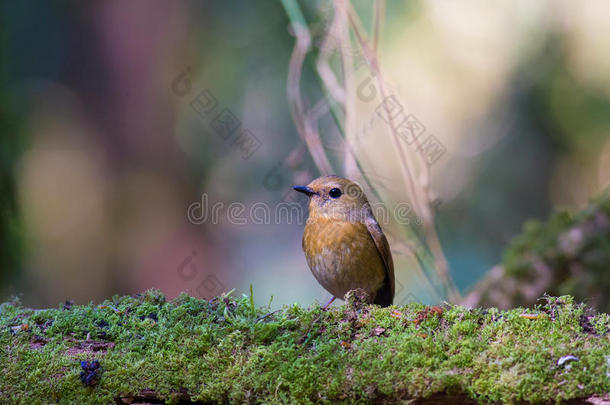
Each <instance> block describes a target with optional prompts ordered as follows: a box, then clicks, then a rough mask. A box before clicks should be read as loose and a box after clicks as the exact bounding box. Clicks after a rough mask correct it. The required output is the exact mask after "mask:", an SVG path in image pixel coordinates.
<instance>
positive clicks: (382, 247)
mask: <svg viewBox="0 0 610 405" xmlns="http://www.w3.org/2000/svg"><path fill="white" fill-rule="evenodd" d="M293 189H294V190H295V191H298V192H300V193H303V194H305V195H307V196H308V197H309V206H308V207H309V217H308V218H307V222H306V223H305V230H304V232H303V252H304V253H305V259H306V261H307V264H308V266H309V269H310V270H311V272H312V273H313V275H314V277H315V278H316V280H317V281H318V283H320V284H321V285H322V287H324V288H325V289H326V290H327V291H328V292H330V293H331V294H332V296H333V298H332V299H331V300H330V301H329V302H328V303H327V304H326V306H325V307H324V308H326V307H327V306H328V305H330V303H331V302H332V301H334V299H335V298H343V297H344V296H345V294H346V293H347V292H348V291H350V290H354V289H357V288H361V289H363V290H364V291H365V292H366V293H367V294H368V296H369V298H370V301H371V302H372V303H373V304H377V305H380V306H382V307H387V306H390V305H392V301H393V300H394V285H395V281H394V262H393V260H392V253H391V251H390V245H389V243H388V240H387V238H386V237H385V235H384V233H383V230H382V229H381V226H380V225H379V223H378V222H377V220H376V219H375V216H374V215H373V211H372V209H371V205H370V204H369V202H368V200H367V198H366V195H365V194H364V192H363V191H362V188H361V187H360V186H359V185H358V184H357V183H355V182H353V181H351V180H348V179H346V178H343V177H339V176H335V175H328V176H322V177H318V178H317V179H315V180H313V181H312V182H311V183H309V184H308V185H306V186H294V187H293Z"/></svg>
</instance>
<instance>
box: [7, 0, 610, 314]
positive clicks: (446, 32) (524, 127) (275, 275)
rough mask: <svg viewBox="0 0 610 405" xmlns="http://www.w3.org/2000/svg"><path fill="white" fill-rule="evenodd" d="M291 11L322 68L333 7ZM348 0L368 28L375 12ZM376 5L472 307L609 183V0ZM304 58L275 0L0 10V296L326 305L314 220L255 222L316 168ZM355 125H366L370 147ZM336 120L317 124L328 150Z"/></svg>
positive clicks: (382, 47)
mask: <svg viewBox="0 0 610 405" xmlns="http://www.w3.org/2000/svg"><path fill="white" fill-rule="evenodd" d="M286 3H287V2H284V5H286ZM299 4H300V7H301V9H302V12H303V15H304V17H305V19H306V21H307V24H308V27H309V29H310V31H311V39H312V42H311V51H310V53H309V54H308V56H307V58H314V56H315V53H316V52H317V50H318V48H319V42H317V40H318V39H319V34H320V33H321V32H322V33H323V32H324V30H325V27H326V26H327V22H328V19H329V16H331V15H332V13H333V9H334V6H333V3H331V2H330V1H312V2H304V1H302V2H300V3H299ZM352 4H353V5H354V8H355V10H357V12H358V14H359V15H360V17H361V18H362V21H364V29H365V30H369V31H370V30H371V25H370V24H368V22H370V21H371V16H372V14H373V13H374V12H373V11H372V10H371V9H370V7H369V4H370V2H369V1H365V0H359V1H352ZM383 12H384V16H385V18H384V20H383V25H382V26H381V30H380V32H381V34H380V39H379V50H378V55H379V58H380V61H381V63H382V66H383V70H384V73H385V76H384V80H386V81H387V82H388V83H389V86H391V87H392V89H393V91H394V92H395V93H397V94H400V96H401V100H402V101H401V102H402V103H404V104H405V106H408V109H409V111H410V112H411V113H412V114H414V116H416V117H417V119H418V120H419V121H420V122H421V123H422V124H423V125H424V126H425V128H426V131H427V132H428V133H430V134H434V136H435V138H436V139H437V140H438V141H439V142H441V143H442V145H443V153H442V156H440V157H439V158H438V160H435V162H434V164H433V165H432V166H431V167H430V171H431V182H430V188H431V189H432V190H433V192H434V195H435V199H434V200H435V204H434V207H435V208H434V210H435V212H436V229H437V231H438V234H439V238H440V241H441V244H442V248H443V251H444V253H445V256H446V258H447V261H448V263H449V269H450V273H451V275H452V277H453V280H454V281H455V284H456V285H457V287H458V289H459V290H460V291H461V292H462V293H463V294H464V293H466V292H467V291H468V290H469V289H470V288H472V287H473V286H474V285H475V284H476V283H477V282H478V281H479V280H480V279H481V278H482V277H483V276H484V275H485V274H486V273H487V272H488V271H489V270H490V269H491V268H492V267H493V266H494V265H495V264H497V263H498V262H500V261H501V259H502V251H503V249H504V248H505V247H506V245H507V243H508V242H509V241H510V240H511V238H513V237H514V236H515V235H517V234H518V233H519V231H520V230H521V228H522V226H523V223H524V221H525V220H526V219H529V218H541V219H545V218H547V217H548V216H549V215H550V213H551V212H552V209H553V208H554V207H559V206H561V207H569V208H573V209H577V208H579V207H582V206H583V204H585V203H586V202H587V200H589V198H591V196H593V195H595V194H597V193H598V192H599V191H600V190H602V189H603V188H604V186H606V185H608V184H609V183H610V25H609V24H608V23H607V16H608V15H610V3H608V2H607V1H605V0H593V1H588V2H584V3H579V4H578V5H575V4H574V3H572V2H569V1H567V0H564V1H554V2H551V1H547V2H530V1H527V0H522V1H498V2H494V3H493V4H489V3H488V2H485V1H483V0H466V1H462V2H460V3H459V4H458V3H455V4H454V3H452V2H442V1H408V2H398V1H389V2H387V3H386V4H385V9H384V10H383ZM294 45H295V32H294V29H293V27H292V26H291V20H290V19H289V17H288V14H287V12H286V10H285V8H284V6H283V4H282V3H281V2H279V1H265V2H248V1H245V0H244V1H233V0H232V1H224V2H213V1H202V2H196V1H175V2H162V1H139V0H137V1H129V2H120V1H118V0H116V1H115V0H111V1H94V2H76V1H51V2H32V1H20V2H9V1H4V2H0V80H1V83H2V86H0V116H1V117H2V119H1V120H0V164H1V166H0V300H1V301H3V300H6V299H8V298H9V297H10V296H12V295H19V296H21V299H22V301H23V302H24V303H25V304H27V305H31V306H56V305H57V304H58V303H59V302H62V301H64V300H67V299H73V300H75V301H76V302H77V303H84V302H88V301H94V302H98V301H100V300H103V299H105V298H107V297H109V296H111V295H113V294H128V293H129V294H131V293H137V292H142V291H143V290H146V289H148V288H159V289H161V290H162V291H163V292H164V293H165V294H166V295H167V296H168V297H174V296H176V295H177V294H179V293H180V292H181V291H186V292H188V293H189V294H192V295H195V296H198V297H202V298H210V297H212V296H214V295H217V294H219V293H221V292H223V291H229V290H231V289H235V291H236V293H238V294H241V293H248V294H249V291H250V285H252V287H253V291H254V298H255V301H256V302H257V303H258V304H266V303H268V302H269V300H270V298H271V297H273V302H272V306H273V307H276V306H279V305H281V304H291V303H294V302H298V303H301V304H303V305H306V306H307V305H310V304H312V303H313V302H314V301H315V300H318V301H326V300H327V299H328V298H329V295H328V293H326V292H325V291H324V290H323V289H322V287H320V286H319V285H318V284H317V282H316V281H315V279H314V278H313V276H312V275H311V273H310V271H309V269H308V268H307V264H306V262H305V259H304V255H303V253H302V250H301V236H302V231H303V221H302V219H303V218H300V219H299V220H293V221H289V220H286V219H285V218H284V219H282V218H280V220H274V219H277V218H274V217H273V216H272V217H271V219H270V220H265V218H264V211H265V209H264V207H272V209H271V214H273V212H274V211H273V210H274V209H273V207H275V206H277V204H279V203H280V202H286V201H294V202H297V203H298V204H303V203H304V202H305V201H303V199H302V198H301V197H302V196H294V195H293V194H291V191H290V189H291V186H292V185H293V184H303V183H305V184H306V183H307V182H309V180H311V179H313V178H315V177H317V176H318V175H319V174H320V173H319V171H318V169H317V167H316V165H315V164H314V162H313V160H312V159H311V157H310V156H309V153H308V150H307V148H306V147H305V146H304V144H303V141H302V140H301V138H300V137H299V135H298V132H297V128H296V127H295V123H294V121H293V119H292V117H291V112H290V108H289V104H288V103H287V84H286V80H287V77H288V73H289V62H290V58H291V54H292V52H293V47H294ZM313 60H314V62H313V63H310V62H309V59H306V60H305V63H304V65H303V72H302V77H301V80H300V85H301V91H302V93H303V98H304V99H306V100H307V101H308V102H309V104H310V105H312V104H314V103H315V101H316V98H317V97H319V96H320V94H322V95H323V93H324V92H323V90H322V87H321V84H320V77H319V74H318V72H317V71H316V69H315V59H313ZM321 114H324V111H322V112H321ZM363 122H364V123H363V124H362V125H360V124H359V125H360V126H359V127H358V131H359V132H358V131H357V132H358V133H361V134H364V135H363V136H365V135H367V134H368V133H373V134H374V132H375V125H378V123H374V122H372V119H370V120H368V121H367V120H366V119H365V120H364V121H363ZM366 122H368V123H369V124H370V125H369V126H367V124H366ZM331 127H332V119H330V118H328V117H327V118H326V121H323V120H321V122H320V133H321V134H322V135H324V139H325V144H324V146H325V148H327V150H329V151H331V152H332V150H333V148H334V147H335V146H336V145H334V144H333V141H332V139H333V138H332V136H330V135H332V133H334V132H337V129H336V128H334V129H333V128H331ZM333 131H334V132H333ZM326 135H328V137H327V136H326ZM388 149H391V148H388ZM385 151H386V149H380V152H379V153H378V154H377V155H375V156H374V158H375V159H377V160H378V161H381V162H383V161H384V160H386V159H389V157H388V156H390V155H385V154H384V153H386V152H385ZM388 153H389V152H388ZM331 156H332V153H331ZM392 156H393V155H392ZM340 167H341V166H339V165H338V166H336V171H337V174H339V175H345V173H344V172H342V171H341V169H340ZM383 179H384V184H385V186H384V187H387V188H390V189H391V188H392V187H393V186H392V185H393V184H399V182H398V181H395V179H394V178H393V177H392V175H391V174H387V176H386V177H384V178H383ZM396 187H397V188H398V187H399V186H398V185H397V186H396ZM401 192H402V194H403V196H404V199H405V201H408V200H409V196H408V195H405V194H406V192H403V191H401ZM232 204H233V205H232ZM214 207H216V208H214ZM240 207H241V208H240ZM256 207H258V208H256ZM261 207H263V208H261ZM259 208H260V209H261V211H257V210H258V209H259ZM240 209H241V210H242V212H241V213H240V212H238V211H239V210H240ZM214 213H216V214H214ZM236 217H239V218H238V220H236V219H235V218H236ZM261 218H262V219H261ZM242 219H243V220H242ZM382 226H383V223H382ZM393 246H394V244H393ZM400 254H401V252H400V251H397V250H394V255H395V257H397V256H400ZM410 271H411V270H410V269H409V268H408V267H405V266H402V267H399V268H398V269H397V275H398V277H399V284H400V290H399V291H398V292H397V299H396V301H397V302H398V303H404V302H406V301H409V300H412V299H417V300H424V301H430V302H432V301H434V298H433V297H432V296H431V295H430V294H429V293H427V292H426V291H423V290H422V289H420V286H419V285H418V282H417V279H416V278H413V277H411V276H410V275H409V272H410Z"/></svg>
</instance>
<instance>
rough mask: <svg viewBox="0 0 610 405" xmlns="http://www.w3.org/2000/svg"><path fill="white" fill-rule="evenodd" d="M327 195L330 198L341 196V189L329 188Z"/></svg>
mask: <svg viewBox="0 0 610 405" xmlns="http://www.w3.org/2000/svg"><path fill="white" fill-rule="evenodd" d="M328 195H329V196H331V198H339V197H341V190H339V189H338V188H331V189H330V191H329V192H328Z"/></svg>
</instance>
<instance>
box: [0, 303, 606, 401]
mask: <svg viewBox="0 0 610 405" xmlns="http://www.w3.org/2000/svg"><path fill="white" fill-rule="evenodd" d="M392 311H399V312H398V313H396V312H394V313H393V312H392ZM524 313H527V314H541V315H540V316H539V317H538V319H526V318H524V317H523V316H522V315H523V314H524ZM265 315H267V316H265ZM25 325H27V326H25ZM609 328H610V317H609V316H608V315H606V314H591V313H589V312H588V310H587V308H585V307H584V306H583V305H581V304H576V303H574V301H573V299H572V298H571V297H560V298H547V299H546V302H545V303H544V304H543V305H540V306H538V307H536V308H533V309H529V310H524V309H521V308H518V309H514V310H511V311H499V310H497V309H493V308H492V309H489V310H481V309H474V310H469V309H466V308H463V307H460V306H446V307H444V308H443V309H442V310H441V309H440V308H436V307H435V308H432V309H430V308H427V307H424V306H423V305H421V304H417V303H413V304H409V305H408V306H405V307H400V308H397V307H394V308H379V307H376V306H367V305H363V306H360V307H356V306H353V305H349V306H342V307H337V308H332V309H331V310H328V311H322V310H320V309H319V308H318V307H313V308H312V309H304V308H301V307H299V306H296V305H295V306H290V307H284V308H283V309H282V310H280V311H278V312H276V313H272V314H268V313H267V309H266V308H255V307H254V305H253V304H252V301H251V300H250V299H249V298H248V297H242V298H233V297H230V296H225V297H219V298H216V299H214V300H212V301H205V300H199V299H195V298H193V297H189V296H187V295H181V296H180V297H178V298H177V299H175V300H173V301H169V302H166V301H165V299H164V298H163V295H162V294H160V293H159V292H156V291H149V292H147V293H145V294H142V295H138V296H135V297H113V298H112V299H111V300H108V301H106V302H104V303H102V305H93V304H89V305H84V306H72V307H71V308H69V309H62V308H58V309H48V310H40V311H35V310H31V309H27V308H23V307H21V306H20V305H19V304H18V303H5V304H2V306H0V370H1V372H2V375H3V378H0V402H1V403H22V402H31V403H36V402H45V403H46V402H54V401H58V402H61V403H82V404H86V403H90V404H108V403H114V402H115V401H117V398H120V397H129V396H134V395H138V394H139V393H142V392H145V391H146V390H152V391H154V393H155V394H154V395H155V396H156V397H157V398H158V399H160V400H163V401H165V402H168V403H177V402H178V401H179V400H180V399H184V398H186V397H188V398H189V399H190V400H192V401H195V400H199V401H203V402H211V403H243V402H252V403H254V402H256V403H329V404H331V403H371V402H381V401H384V400H385V401H389V402H397V401H399V400H408V399H415V398H426V397H430V396H431V395H434V394H437V393H443V394H445V395H466V396H468V397H470V398H473V399H476V400H478V401H480V402H492V401H502V402H510V401H531V402H540V401H556V400H566V399H571V398H583V397H588V396H591V395H593V394H605V393H608V392H610V379H609V377H608V373H610V369H609V366H608V361H609V360H608V359H609V358H610V357H608V356H610V338H609V335H608V329H609ZM566 355H573V356H577V357H578V358H579V360H578V361H572V362H569V363H566V364H564V365H563V366H558V365H557V361H558V359H559V358H561V357H562V356H566ZM93 359H97V360H99V361H100V364H101V372H100V376H99V379H98V381H97V384H95V385H94V386H85V384H83V383H82V382H81V380H80V378H79V374H80V373H81V371H82V369H81V366H80V361H81V360H89V361H90V360H93Z"/></svg>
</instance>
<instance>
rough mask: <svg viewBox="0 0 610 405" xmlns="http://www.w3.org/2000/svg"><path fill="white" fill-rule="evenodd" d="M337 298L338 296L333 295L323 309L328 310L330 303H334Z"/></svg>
mask: <svg viewBox="0 0 610 405" xmlns="http://www.w3.org/2000/svg"><path fill="white" fill-rule="evenodd" d="M336 299H337V297H332V298H331V299H330V300H328V302H327V303H326V305H324V306H323V307H322V311H326V310H327V309H328V307H329V306H330V304H332V303H333V301H334V300H336Z"/></svg>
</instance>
